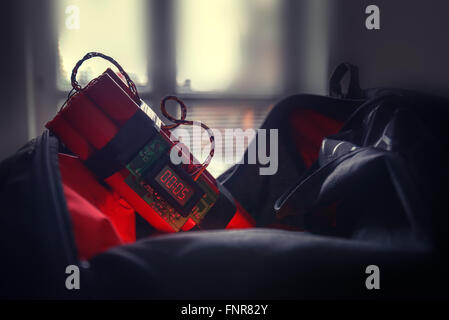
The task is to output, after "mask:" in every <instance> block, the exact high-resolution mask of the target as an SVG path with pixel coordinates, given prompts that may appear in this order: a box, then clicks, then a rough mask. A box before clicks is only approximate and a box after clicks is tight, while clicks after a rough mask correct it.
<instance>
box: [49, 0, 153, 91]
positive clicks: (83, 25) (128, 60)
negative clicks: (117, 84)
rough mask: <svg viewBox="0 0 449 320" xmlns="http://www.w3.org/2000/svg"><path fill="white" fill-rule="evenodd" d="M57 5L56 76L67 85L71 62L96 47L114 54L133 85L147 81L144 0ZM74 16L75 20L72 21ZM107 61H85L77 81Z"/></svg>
mask: <svg viewBox="0 0 449 320" xmlns="http://www.w3.org/2000/svg"><path fill="white" fill-rule="evenodd" d="M56 4H57V6H58V8H57V11H58V17H59V19H58V25H59V28H58V29H59V36H58V51H59V58H60V64H59V70H58V73H59V74H58V76H59V77H58V78H59V81H58V82H59V85H60V87H61V88H63V89H66V88H67V87H69V86H70V74H71V72H72V69H73V66H74V65H75V64H76V62H77V61H78V60H79V59H81V58H82V57H83V56H84V54H86V53H87V52H90V51H99V52H102V53H105V54H107V55H109V56H112V57H114V59H116V60H117V61H120V64H121V65H122V66H123V68H125V70H126V71H127V72H128V74H129V75H130V77H131V78H132V79H133V81H134V82H135V83H136V85H140V86H146V85H147V84H148V73H147V70H148V65H147V64H148V63H149V62H150V60H151V59H148V50H147V45H146V43H145V41H144V40H145V39H147V38H148V36H149V33H148V32H147V30H146V26H145V11H146V7H147V2H146V1H145V0H95V1H89V0H77V1H73V0H63V1H57V2H56ZM76 19H78V21H75V20H76ZM108 67H111V65H110V64H109V63H108V62H107V61H104V60H102V59H95V60H94V61H87V62H86V63H85V64H83V67H82V68H81V69H80V71H79V74H78V77H77V78H78V79H79V81H80V83H84V84H85V83H86V82H87V81H88V80H90V79H92V78H95V77H96V76H97V75H98V74H100V73H102V72H103V71H104V70H105V69H106V68H108Z"/></svg>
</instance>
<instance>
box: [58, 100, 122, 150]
mask: <svg viewBox="0 0 449 320" xmlns="http://www.w3.org/2000/svg"><path fill="white" fill-rule="evenodd" d="M61 116H62V117H63V118H64V119H65V120H66V121H67V122H68V123H70V125H71V126H72V127H73V128H74V129H75V130H76V131H78V132H79V134H80V135H81V136H82V137H83V138H85V139H86V140H87V141H88V142H89V143H90V144H91V145H92V146H94V148H95V149H101V148H103V147H104V146H105V145H106V144H107V143H108V142H109V141H110V140H111V139H112V138H113V137H114V136H115V135H116V134H117V132H118V130H119V128H118V127H117V126H116V125H115V124H114V122H112V120H111V119H109V118H108V117H107V116H106V115H105V114H104V113H103V112H102V111H101V110H100V109H99V108H97V107H96V106H95V104H94V103H93V102H92V101H90V99H89V98H88V97H87V96H86V95H85V94H83V93H82V92H81V93H79V94H76V95H74V96H73V97H72V98H71V99H70V100H69V102H68V103H67V106H66V107H65V108H64V109H62V111H61Z"/></svg>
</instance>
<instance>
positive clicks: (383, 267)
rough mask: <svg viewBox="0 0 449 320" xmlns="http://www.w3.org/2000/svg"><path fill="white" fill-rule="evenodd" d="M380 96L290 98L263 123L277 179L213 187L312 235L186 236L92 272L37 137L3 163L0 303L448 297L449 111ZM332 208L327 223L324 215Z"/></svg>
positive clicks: (237, 173)
mask: <svg viewBox="0 0 449 320" xmlns="http://www.w3.org/2000/svg"><path fill="white" fill-rule="evenodd" d="M388 91H389V90H384V92H382V91H379V90H378V91H377V93H375V92H374V91H371V93H373V94H374V95H377V98H374V99H371V98H370V99H369V100H366V98H364V99H349V97H346V98H345V99H340V98H334V97H319V96H311V95H297V96H293V97H290V98H287V99H285V100H284V101H282V102H281V103H279V104H278V105H277V106H275V107H274V108H273V110H272V112H271V113H270V115H269V117H268V118H267V120H266V121H265V123H264V127H265V128H270V127H271V128H279V139H280V141H279V144H280V146H279V170H278V173H277V174H276V175H274V176H259V175H258V167H259V166H257V165H238V166H236V167H234V168H232V169H231V170H230V171H229V172H227V173H226V174H225V175H223V176H222V177H220V179H221V180H222V181H223V182H225V185H226V186H227V187H228V189H230V190H231V192H232V193H233V195H234V196H235V197H237V198H238V200H239V201H240V202H241V203H242V204H243V205H244V206H245V208H246V209H247V210H248V211H250V213H251V214H252V215H253V216H254V217H255V218H256V220H257V222H258V224H259V225H260V226H265V225H268V224H270V223H271V224H272V223H275V222H276V221H281V222H286V224H287V225H293V226H298V227H300V228H305V229H307V230H309V231H311V232H313V233H317V235H313V234H310V233H308V232H290V231H283V230H273V229H267V228H258V229H247V230H232V231H228V230H223V231H207V232H191V233H182V234H175V235H165V236H158V237H154V238H149V239H145V240H143V239H142V240H139V241H137V242H136V243H134V244H131V245H126V246H119V247H115V248H113V249H110V250H108V251H107V252H104V253H102V254H99V255H97V256H95V257H93V258H92V259H90V260H89V261H87V262H83V261H80V260H79V258H78V257H77V248H76V245H75V241H74V237H73V231H72V228H73V226H72V223H71V219H70V215H69V213H68V210H67V206H66V203H65V198H64V193H63V190H62V184H61V177H60V173H59V168H58V156H57V152H58V148H59V147H60V146H59V145H58V141H57V139H56V138H55V137H53V136H51V135H49V133H48V131H45V132H44V133H43V134H42V136H40V137H38V138H36V139H34V140H32V141H30V142H29V143H27V144H26V145H25V146H24V147H23V148H21V150H19V151H18V152H17V153H16V154H14V155H12V156H11V157H9V158H8V159H6V160H4V161H3V162H1V163H0V202H1V203H2V210H1V214H0V243H1V245H2V250H1V252H2V261H1V264H0V265H1V267H0V274H1V277H2V279H1V281H0V297H2V298H9V299H11V298H140V299H141V298H153V299H163V298H171V299H173V298H175V299H197V298H200V299H201V298H202V299H217V298H220V299H241V298H246V299H262V298H263V299H267V298H271V299H276V298H289V299H292V298H294V299H298V298H309V299H310V298H339V299H341V298H405V297H414V298H416V297H440V298H441V297H447V296H448V292H447V285H448V279H447V277H446V275H445V273H446V272H447V266H448V265H447V263H446V261H445V257H446V255H447V244H446V243H448V241H447V240H448V239H447V238H448V237H447V235H446V234H447V231H446V229H447V227H448V226H449V224H448V221H447V220H448V215H447V212H448V210H447V199H446V194H445V192H446V190H447V189H446V187H447V183H448V182H447V181H448V179H447V178H448V173H447V171H448V168H447V165H446V163H445V157H444V152H445V150H446V148H447V145H448V135H447V132H446V127H447V125H446V123H447V122H448V114H447V113H448V109H447V106H448V104H447V102H445V101H444V100H441V99H438V98H433V97H428V96H423V95H418V94H412V93H410V94H409V93H404V92H399V91H396V92H392V91H391V90H390V91H389V93H388ZM363 94H364V95H365V94H366V92H365V91H364V92H363ZM379 94H380V95H379ZM383 94H388V95H383ZM355 110H357V111H355ZM354 111H355V113H354ZM292 112H293V113H294V112H299V113H298V117H296V118H295V117H291V115H292ZM351 114H353V115H352V116H351ZM292 119H296V120H298V119H299V121H300V123H299V124H301V125H296V124H298V123H295V122H294V121H293V120H292ZM292 121H293V122H292ZM301 121H302V122H301ZM314 121H315V122H314ZM344 121H346V124H345V125H344V127H343V129H341V130H340V127H341V124H342V123H343V122H344ZM404 122H405V123H404ZM303 124H306V125H303ZM307 124H312V125H311V126H308V125H307ZM333 131H335V132H333ZM329 132H333V133H335V135H332V136H330V134H329ZM324 136H328V137H327V138H326V139H325V142H324V147H323V148H322V151H321V152H320V148H321V147H322V145H321V143H322V140H323V137H324ZM298 137H299V138H300V139H299V140H298V141H296V140H297V138H298ZM295 141H296V142H295ZM298 143H299V144H298ZM298 146H301V147H302V148H300V149H299V148H298ZM353 148H355V149H353ZM351 149H353V150H351ZM315 150H316V153H315ZM306 151H307V152H306ZM318 153H319V155H320V157H319V160H318V161H315V162H314V159H317V158H318ZM295 181H296V183H295ZM248 182H250V183H251V184H252V186H253V187H254V188H253V190H252V192H249V191H248V188H247V184H248ZM292 186H293V187H292ZM285 190H289V191H287V192H286V191H285ZM284 193H285V195H283V194H284ZM275 204H277V205H276V208H277V209H278V211H277V215H276V212H275V210H274V208H275ZM329 207H330V209H329ZM323 208H324V209H323ZM333 208H335V209H333ZM329 212H330V213H332V214H335V215H336V224H335V226H332V223H330V224H329V223H328V222H329V221H331V220H332V219H321V218H320V217H323V216H325V217H327V216H326V214H328V213H329ZM320 213H321V216H320ZM323 234H326V235H323ZM329 234H331V235H335V236H338V238H337V237H329V236H327V235H329ZM72 264H74V265H77V266H79V267H80V270H81V280H80V285H81V289H80V290H67V288H66V287H65V280H66V277H67V274H66V273H65V270H66V267H67V266H68V265H72ZM371 264H375V265H378V266H379V268H380V272H381V284H380V285H381V290H367V288H366V287H365V279H366V277H367V274H366V273H365V269H366V267H367V266H368V265H371Z"/></svg>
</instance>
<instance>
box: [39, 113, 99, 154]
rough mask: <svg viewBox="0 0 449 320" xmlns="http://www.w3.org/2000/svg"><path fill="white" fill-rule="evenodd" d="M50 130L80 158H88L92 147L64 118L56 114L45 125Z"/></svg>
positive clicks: (92, 149)
mask: <svg viewBox="0 0 449 320" xmlns="http://www.w3.org/2000/svg"><path fill="white" fill-rule="evenodd" d="M45 126H46V127H47V128H48V129H49V130H50V131H51V132H53V133H54V134H55V135H57V136H58V137H59V138H60V139H61V140H62V141H63V142H64V144H65V145H66V146H67V148H69V149H70V150H71V151H72V152H73V153H75V154H76V155H78V156H79V157H80V158H81V159H82V160H86V159H87V158H89V157H90V156H91V155H92V153H93V152H94V148H93V147H92V146H91V145H90V144H89V143H88V142H87V140H86V139H84V138H83V137H82V136H80V135H79V133H78V132H76V131H75V130H74V129H73V128H72V127H71V126H70V124H69V123H68V122H67V121H65V119H64V118H63V117H62V116H61V115H60V114H57V115H56V117H54V118H53V120H51V121H49V122H48V123H47V124H46V125H45Z"/></svg>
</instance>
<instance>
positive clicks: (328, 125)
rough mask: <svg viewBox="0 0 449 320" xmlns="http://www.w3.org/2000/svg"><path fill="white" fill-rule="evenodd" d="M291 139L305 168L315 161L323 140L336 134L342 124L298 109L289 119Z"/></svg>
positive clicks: (306, 110)
mask: <svg viewBox="0 0 449 320" xmlns="http://www.w3.org/2000/svg"><path fill="white" fill-rule="evenodd" d="M290 125H291V128H292V137H293V140H294V142H295V144H296V148H297V150H298V152H299V153H300V154H301V157H302V158H303V160H304V163H305V165H306V167H310V166H311V165H312V164H313V163H314V162H315V161H316V160H317V159H318V153H319V151H320V147H321V142H322V141H323V138H324V137H326V136H329V135H332V134H335V133H337V132H338V131H339V130H340V129H341V127H342V126H343V122H341V121H338V120H335V119H332V118H329V117H326V116H324V115H322V114H321V113H318V112H316V111H313V110H309V109H300V110H296V111H294V112H293V114H292V115H291V117H290Z"/></svg>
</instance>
